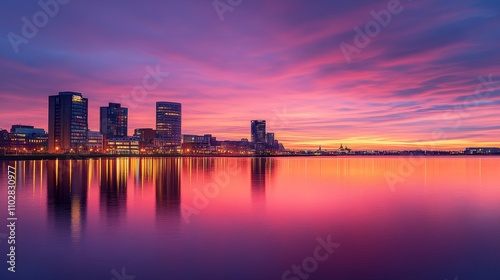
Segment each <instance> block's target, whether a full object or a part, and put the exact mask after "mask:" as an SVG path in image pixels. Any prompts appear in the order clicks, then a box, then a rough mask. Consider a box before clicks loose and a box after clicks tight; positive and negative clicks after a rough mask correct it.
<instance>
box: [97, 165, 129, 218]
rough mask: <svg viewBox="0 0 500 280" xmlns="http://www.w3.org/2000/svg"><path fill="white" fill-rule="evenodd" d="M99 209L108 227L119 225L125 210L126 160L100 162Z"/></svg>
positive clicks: (127, 169) (127, 166) (127, 167)
mask: <svg viewBox="0 0 500 280" xmlns="http://www.w3.org/2000/svg"><path fill="white" fill-rule="evenodd" d="M99 164H100V174H99V175H100V177H99V187H100V208H101V215H105V217H106V220H107V223H108V225H109V226H113V225H115V224H119V223H120V220H121V218H122V217H123V216H125V214H126V210H127V176H128V171H129V160H128V159H101V160H100V163H99Z"/></svg>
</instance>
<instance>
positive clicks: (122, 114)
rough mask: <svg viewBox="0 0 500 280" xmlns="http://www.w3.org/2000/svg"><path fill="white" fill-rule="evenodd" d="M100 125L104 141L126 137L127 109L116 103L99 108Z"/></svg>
mask: <svg viewBox="0 0 500 280" xmlns="http://www.w3.org/2000/svg"><path fill="white" fill-rule="evenodd" d="M100 124H101V129H100V132H101V134H102V135H104V138H105V139H111V138H122V137H127V129H128V126H127V124H128V109H127V108H124V107H122V106H121V105H120V104H118V103H109V106H108V107H101V113H100Z"/></svg>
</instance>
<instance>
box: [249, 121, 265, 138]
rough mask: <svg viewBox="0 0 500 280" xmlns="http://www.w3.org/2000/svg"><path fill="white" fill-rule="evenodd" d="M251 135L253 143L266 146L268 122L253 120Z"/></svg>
mask: <svg viewBox="0 0 500 280" xmlns="http://www.w3.org/2000/svg"><path fill="white" fill-rule="evenodd" d="M250 134H251V139H252V143H254V144H265V143H266V121H264V120H252V121H251V127H250Z"/></svg>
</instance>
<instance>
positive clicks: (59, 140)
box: [49, 91, 88, 153]
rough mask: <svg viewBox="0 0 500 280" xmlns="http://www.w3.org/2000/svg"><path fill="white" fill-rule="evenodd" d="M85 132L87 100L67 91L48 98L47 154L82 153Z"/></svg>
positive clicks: (86, 127)
mask: <svg viewBox="0 0 500 280" xmlns="http://www.w3.org/2000/svg"><path fill="white" fill-rule="evenodd" d="M87 130H88V100H87V98H83V97H82V94H81V93H77V92H69V91H66V92H59V95H52V96H49V152H51V153H54V152H81V151H84V150H85V148H86V147H85V146H86V143H87Z"/></svg>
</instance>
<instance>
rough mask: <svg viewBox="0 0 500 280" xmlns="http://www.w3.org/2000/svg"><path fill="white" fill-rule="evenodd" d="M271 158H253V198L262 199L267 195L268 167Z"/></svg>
mask: <svg viewBox="0 0 500 280" xmlns="http://www.w3.org/2000/svg"><path fill="white" fill-rule="evenodd" d="M269 160H270V158H264V157H258V158H252V159H251V186H252V199H254V200H262V199H265V197H266V167H267V165H268V164H269Z"/></svg>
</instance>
